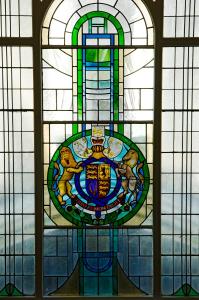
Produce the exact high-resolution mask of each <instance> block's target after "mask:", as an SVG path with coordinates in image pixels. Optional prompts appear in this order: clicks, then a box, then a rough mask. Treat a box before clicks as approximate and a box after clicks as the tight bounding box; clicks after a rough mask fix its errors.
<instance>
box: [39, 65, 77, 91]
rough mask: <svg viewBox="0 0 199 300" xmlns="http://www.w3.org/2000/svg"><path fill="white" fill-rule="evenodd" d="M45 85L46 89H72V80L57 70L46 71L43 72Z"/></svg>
mask: <svg viewBox="0 0 199 300" xmlns="http://www.w3.org/2000/svg"><path fill="white" fill-rule="evenodd" d="M43 84H44V85H43V87H44V88H45V89H48V88H49V89H52V88H66V87H67V88H70V87H72V78H71V77H69V76H67V75H64V74H62V73H60V72H58V71H56V70H51V69H50V70H47V69H45V70H44V71H43Z"/></svg>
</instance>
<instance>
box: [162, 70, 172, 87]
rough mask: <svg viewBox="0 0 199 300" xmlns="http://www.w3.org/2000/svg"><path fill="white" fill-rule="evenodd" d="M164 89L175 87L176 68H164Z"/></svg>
mask: <svg viewBox="0 0 199 300" xmlns="http://www.w3.org/2000/svg"><path fill="white" fill-rule="evenodd" d="M162 84H163V89H173V88H174V70H163V80H162Z"/></svg>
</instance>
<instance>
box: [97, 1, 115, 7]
mask: <svg viewBox="0 0 199 300" xmlns="http://www.w3.org/2000/svg"><path fill="white" fill-rule="evenodd" d="M100 2H101V3H105V4H108V5H110V6H115V3H116V2H117V0H100Z"/></svg>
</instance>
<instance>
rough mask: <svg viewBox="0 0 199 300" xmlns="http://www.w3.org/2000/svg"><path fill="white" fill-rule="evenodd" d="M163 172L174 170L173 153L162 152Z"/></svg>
mask: <svg viewBox="0 0 199 300" xmlns="http://www.w3.org/2000/svg"><path fill="white" fill-rule="evenodd" d="M162 172H164V173H172V172H173V154H170V153H167V154H164V153H163V154H162Z"/></svg>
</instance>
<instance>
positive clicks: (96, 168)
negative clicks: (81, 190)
mask: <svg viewBox="0 0 199 300" xmlns="http://www.w3.org/2000/svg"><path fill="white" fill-rule="evenodd" d="M110 181H111V167H110V165H109V164H104V163H101V164H100V163H98V164H97V163H93V164H88V165H87V166H86V190H87V192H88V194H89V195H90V196H92V197H93V200H94V202H95V199H96V200H97V199H98V202H99V199H103V198H104V197H106V196H107V195H108V193H109V191H110V186H111V182H110ZM102 202H103V201H102ZM101 204H102V205H103V203H101Z"/></svg>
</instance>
